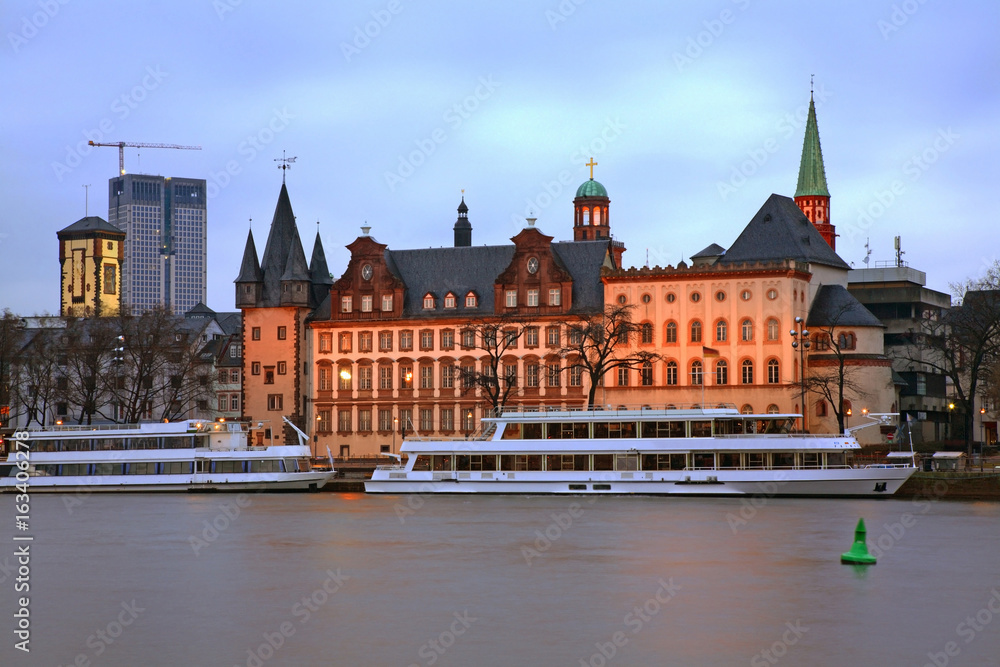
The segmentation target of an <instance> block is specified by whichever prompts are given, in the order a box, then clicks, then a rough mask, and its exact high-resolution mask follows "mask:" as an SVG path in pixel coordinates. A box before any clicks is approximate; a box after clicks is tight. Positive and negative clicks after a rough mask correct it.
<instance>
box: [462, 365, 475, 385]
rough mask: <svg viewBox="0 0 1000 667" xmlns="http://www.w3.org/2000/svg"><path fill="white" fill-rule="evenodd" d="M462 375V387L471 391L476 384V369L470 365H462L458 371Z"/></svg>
mask: <svg viewBox="0 0 1000 667" xmlns="http://www.w3.org/2000/svg"><path fill="white" fill-rule="evenodd" d="M460 373H461V375H462V387H463V388H464V389H472V387H474V386H475V384H476V367H475V366H473V365H472V364H462V368H461V371H460Z"/></svg>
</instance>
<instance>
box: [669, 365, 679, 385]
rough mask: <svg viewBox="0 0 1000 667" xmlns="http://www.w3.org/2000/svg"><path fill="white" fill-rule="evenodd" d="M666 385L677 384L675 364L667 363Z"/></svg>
mask: <svg viewBox="0 0 1000 667" xmlns="http://www.w3.org/2000/svg"><path fill="white" fill-rule="evenodd" d="M667 384H668V385H670V386H675V385H676V384H677V362H676V361H668V362H667Z"/></svg>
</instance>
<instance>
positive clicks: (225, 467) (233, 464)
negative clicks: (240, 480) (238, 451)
mask: <svg viewBox="0 0 1000 667" xmlns="http://www.w3.org/2000/svg"><path fill="white" fill-rule="evenodd" d="M212 467H213V468H214V470H212V472H216V473H220V472H221V473H226V472H243V461H216V462H215V465H214V466H212Z"/></svg>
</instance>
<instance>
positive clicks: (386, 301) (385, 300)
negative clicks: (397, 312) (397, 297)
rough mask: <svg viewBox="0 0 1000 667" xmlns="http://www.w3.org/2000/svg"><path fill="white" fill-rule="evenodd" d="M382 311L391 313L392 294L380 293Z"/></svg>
mask: <svg viewBox="0 0 1000 667" xmlns="http://www.w3.org/2000/svg"><path fill="white" fill-rule="evenodd" d="M382 312H383V313H391V312H392V295H391V294H383V295H382Z"/></svg>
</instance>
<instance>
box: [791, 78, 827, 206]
mask: <svg viewBox="0 0 1000 667" xmlns="http://www.w3.org/2000/svg"><path fill="white" fill-rule="evenodd" d="M809 195H819V196H823V197H829V196H830V191H829V190H828V189H827V187H826V169H825V168H824V167H823V149H822V147H820V145H819V126H818V125H817V124H816V105H815V103H814V102H813V98H812V95H810V96H809V117H808V118H807V119H806V134H805V138H804V139H803V140H802V159H801V160H800V162H799V182H798V185H797V186H796V188H795V196H796V197H803V196H809Z"/></svg>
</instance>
